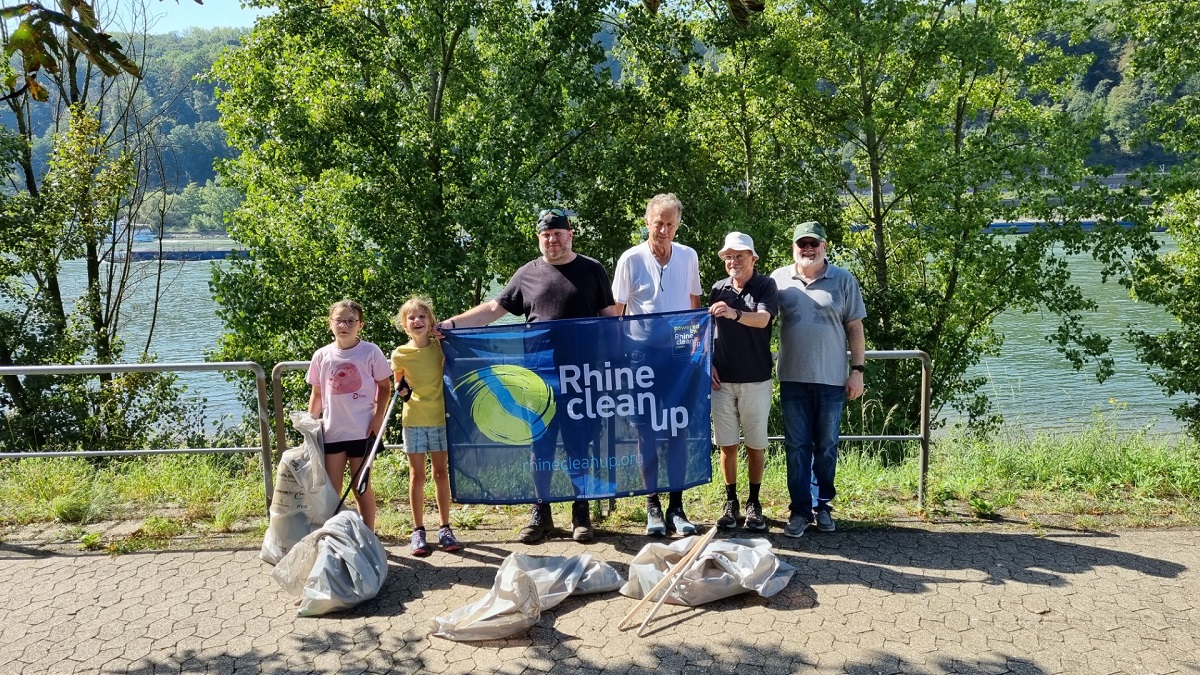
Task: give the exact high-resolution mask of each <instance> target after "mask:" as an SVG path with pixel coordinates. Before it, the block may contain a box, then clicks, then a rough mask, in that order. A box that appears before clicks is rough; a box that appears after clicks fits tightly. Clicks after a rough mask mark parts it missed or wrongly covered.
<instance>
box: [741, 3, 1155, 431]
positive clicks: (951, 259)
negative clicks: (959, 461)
mask: <svg viewBox="0 0 1200 675" xmlns="http://www.w3.org/2000/svg"><path fill="white" fill-rule="evenodd" d="M1090 10H1091V5H1090V3H1086V2H1064V3H1055V4H1054V5H1046V4H1044V3H1039V2H1005V3H990V2H989V3H968V2H949V3H931V2H923V1H916V0H914V1H899V0H898V1H896V2H888V3H868V2H846V3H837V4H833V5H813V6H808V5H800V6H787V7H779V8H774V9H771V10H769V11H768V12H767V15H766V24H767V25H766V27H765V28H764V31H765V32H766V34H767V37H766V38H764V46H763V47H762V48H761V52H760V53H763V54H765V55H769V56H770V58H765V57H764V58H762V65H760V66H758V67H757V68H756V70H755V72H756V74H757V75H756V76H757V77H760V78H763V80H764V82H766V83H769V84H770V86H764V87H763V88H762V92H763V93H762V94H761V96H762V97H763V99H764V102H763V103H762V104H761V105H763V107H765V108H766V109H769V110H771V111H772V112H773V114H774V115H775V116H777V117H779V118H780V121H779V122H778V127H779V128H780V129H785V130H792V133H794V134H795V135H796V136H798V137H800V138H802V139H804V140H806V141H807V143H808V148H807V155H808V162H807V164H808V165H809V166H813V167H815V169H817V170H820V173H819V174H817V176H818V178H817V179H816V181H815V182H817V183H820V182H821V181H828V180H830V179H831V178H832V180H834V181H835V183H834V184H835V185H836V188H837V191H838V194H839V197H838V198H839V200H840V207H839V208H837V209H836V210H834V209H826V210H825V212H823V213H822V212H817V211H810V212H808V213H804V212H801V213H799V214H796V213H788V214H786V216H787V217H789V218H790V219H791V220H793V221H794V220H797V219H800V220H803V219H808V218H809V217H810V215H809V214H811V215H816V216H820V217H824V218H828V219H829V220H830V222H829V224H830V225H831V229H832V231H833V232H834V233H835V234H834V236H833V239H834V241H833V245H832V246H831V256H832V258H833V259H834V261H835V262H836V263H837V264H840V265H843V266H845V267H847V268H849V269H850V270H851V271H853V272H854V273H855V274H856V276H857V277H858V278H859V280H860V282H861V283H862V286H863V291H864V295H865V298H866V301H867V313H868V317H867V319H866V320H865V322H864V325H865V327H866V333H867V339H868V345H869V347H870V348H874V349H921V350H924V351H926V352H927V353H929V354H930V356H931V357H932V358H933V363H934V372H933V383H932V385H933V387H932V388H933V397H934V398H933V404H934V409H935V410H941V409H942V408H943V407H944V406H947V405H949V406H951V407H953V408H956V409H958V410H959V411H960V412H961V413H963V414H965V415H966V416H967V417H968V418H969V419H970V420H971V421H972V423H973V424H975V425H978V426H979V427H980V428H983V429H988V428H993V427H994V426H995V425H996V424H997V422H998V418H997V417H996V416H995V415H994V414H992V413H991V411H990V407H989V403H988V401H987V398H986V395H985V394H984V393H983V392H982V391H980V389H979V387H980V384H981V383H982V381H981V379H980V378H977V377H971V376H969V375H968V370H969V368H970V367H971V366H972V365H974V364H976V363H977V362H978V361H979V359H980V358H981V357H982V356H984V355H988V354H995V353H996V352H997V350H998V348H999V345H1000V344H1001V342H1002V339H1001V337H1000V336H998V335H996V334H995V333H993V331H992V330H991V328H990V326H991V322H992V320H993V319H994V318H995V317H996V316H997V315H998V314H1000V313H1001V312H1004V311H1013V310H1016V311H1036V310H1039V309H1042V310H1048V311H1050V312H1052V313H1054V314H1056V315H1059V316H1060V317H1061V322H1060V325H1059V327H1058V329H1057V330H1056V331H1055V332H1054V333H1053V334H1051V335H1048V336H1047V338H1048V339H1049V340H1051V341H1053V342H1054V343H1055V344H1056V345H1057V346H1058V348H1059V350H1060V351H1062V353H1063V354H1064V356H1065V357H1066V358H1067V359H1068V360H1069V361H1070V362H1071V363H1072V364H1073V365H1074V366H1075V367H1076V368H1082V367H1084V366H1085V365H1088V364H1094V366H1095V367H1096V370H1097V376H1098V377H1100V378H1104V377H1106V376H1107V375H1108V374H1109V373H1110V372H1111V367H1112V366H1111V359H1109V358H1108V357H1107V356H1106V351H1107V347H1108V340H1109V338H1108V337H1107V336H1102V335H1098V334H1094V333H1090V332H1089V331H1088V330H1087V328H1086V324H1085V320H1084V317H1085V313H1086V312H1087V311H1088V310H1089V309H1091V307H1092V305H1091V302H1090V301H1089V300H1088V299H1087V298H1086V297H1085V296H1084V295H1083V294H1082V292H1081V290H1080V289H1079V287H1078V286H1077V285H1076V284H1074V283H1072V281H1071V279H1070V277H1069V274H1068V273H1067V270H1066V268H1065V266H1064V264H1063V262H1062V260H1061V259H1060V258H1059V253H1060V252H1063V251H1066V252H1073V251H1081V250H1094V251H1096V255H1097V256H1108V255H1109V254H1108V252H1109V251H1111V250H1113V249H1124V248H1125V247H1135V248H1141V249H1145V248H1147V247H1149V246H1150V245H1151V243H1150V241H1149V238H1148V237H1147V230H1148V226H1147V225H1146V224H1145V223H1144V222H1143V223H1138V225H1139V226H1138V227H1135V228H1132V229H1129V230H1125V229H1122V228H1119V227H1116V226H1115V224H1114V223H1115V221H1116V220H1117V219H1120V218H1125V217H1126V216H1127V215H1128V213H1129V212H1130V211H1131V210H1132V208H1133V205H1134V204H1135V199H1134V198H1133V197H1132V196H1129V195H1115V196H1114V195H1111V194H1109V193H1108V191H1107V190H1106V189H1104V187H1103V186H1102V185H1101V184H1100V183H1099V175H1098V172H1097V170H1096V169H1093V168H1090V167H1089V166H1088V165H1087V164H1086V161H1085V160H1086V159H1087V157H1088V153H1089V149H1088V148H1089V142H1090V139H1091V138H1093V137H1094V136H1095V135H1096V131H1097V128H1098V124H1099V120H1098V119H1097V118H1096V117H1095V115H1090V114H1082V113H1081V112H1076V113H1070V112H1067V111H1066V110H1064V108H1063V105H1062V103H1063V101H1064V99H1065V97H1066V96H1067V94H1068V93H1069V90H1070V85H1071V83H1072V82H1074V81H1075V79H1076V78H1078V77H1079V76H1080V75H1081V73H1082V72H1083V68H1084V66H1085V65H1086V59H1083V58H1080V57H1077V56H1073V55H1070V54H1067V53H1065V52H1064V51H1063V49H1062V48H1060V47H1058V46H1056V45H1055V44H1054V43H1053V42H1052V40H1051V38H1055V39H1058V36H1063V37H1062V39H1063V40H1065V41H1067V42H1068V44H1069V43H1072V42H1074V41H1075V40H1077V39H1080V38H1082V37H1084V36H1086V35H1087V34H1088V32H1087V28H1088V25H1089V23H1088V22H1089V18H1090V17H1089V11H1090ZM782 133H784V132H783V131H780V132H778V134H776V135H779V134H782ZM770 217H771V216H770V215H767V216H766V218H768V219H769V218H770ZM778 217H779V219H780V220H781V221H784V222H781V223H780V224H781V225H784V224H786V221H785V220H784V217H785V213H782V212H781V213H780V214H779V216H778ZM1016 219H1026V220H1043V221H1048V222H1051V223H1059V225H1058V226H1057V227H1047V228H1041V229H1039V230H1037V231H1035V233H1033V234H1030V235H1027V236H1023V237H1020V238H1010V237H1006V236H1002V235H999V234H997V233H993V232H991V231H990V230H989V229H988V226H989V225H990V224H991V223H992V222H993V221H995V220H1016ZM1083 220H1095V221H1097V223H1098V227H1097V228H1096V230H1095V231H1094V232H1092V233H1088V232H1085V230H1084V228H1083V227H1082V226H1081V224H1080V222H1081V221H1083ZM784 241H786V239H784ZM781 253H782V252H781ZM781 257H782V256H781ZM1105 260H1106V261H1107V260H1108V258H1107V257H1105ZM780 262H783V261H782V260H781V261H780ZM918 376H919V370H918V368H917V366H916V364H915V362H909V363H902V362H885V363H882V364H880V365H879V367H875V368H872V369H871V370H870V371H869V373H868V382H867V384H868V390H869V392H870V394H869V395H870V396H872V397H873V398H876V399H877V400H878V402H879V405H878V406H875V407H874V408H873V409H874V410H877V411H879V412H880V415H879V416H877V417H874V418H872V419H871V420H864V421H865V422H866V423H867V424H868V425H869V426H867V427H866V428H875V427H876V425H877V424H879V423H882V422H883V421H884V420H890V421H891V422H892V423H901V424H907V425H911V426H910V427H909V429H910V430H911V429H912V427H913V426H915V420H916V419H917V407H918V398H917V391H918V386H917V382H918ZM857 421H858V420H853V419H851V420H848V422H850V423H851V424H853V423H855V422H857Z"/></svg>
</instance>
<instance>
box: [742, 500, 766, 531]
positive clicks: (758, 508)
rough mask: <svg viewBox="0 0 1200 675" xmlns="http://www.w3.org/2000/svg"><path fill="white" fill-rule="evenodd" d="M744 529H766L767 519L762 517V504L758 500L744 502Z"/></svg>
mask: <svg viewBox="0 0 1200 675" xmlns="http://www.w3.org/2000/svg"><path fill="white" fill-rule="evenodd" d="M746 529H747V530H753V531H755V532H764V531H766V529H767V520H766V519H765V518H763V513H762V504H759V503H758V502H748V503H747V504H746Z"/></svg>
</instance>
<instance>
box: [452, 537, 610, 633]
mask: <svg viewBox="0 0 1200 675" xmlns="http://www.w3.org/2000/svg"><path fill="white" fill-rule="evenodd" d="M621 582H622V579H621V575H620V573H618V572H617V570H615V569H613V567H612V565H609V564H608V563H606V562H604V561H602V560H597V559H596V558H594V557H592V556H591V555H589V554H587V553H584V554H582V555H575V556H570V557H563V556H532V555H525V554H523V553H511V554H509V556H508V557H507V558H505V559H504V562H502V563H500V569H498V570H496V580H495V582H493V583H492V589H491V590H490V591H488V593H487V595H485V596H483V597H482V598H480V599H479V600H476V601H475V602H473V603H471V604H469V605H466V606H465V607H460V608H458V609H456V610H454V611H453V612H451V613H450V616H447V617H444V618H443V617H437V618H435V619H433V621H432V626H433V627H432V630H431V631H430V632H431V633H432V634H433V635H436V636H437V637H443V638H446V639H448V640H459V641H465V640H496V639H499V638H505V637H508V636H509V635H512V634H514V633H518V632H520V631H523V630H526V629H528V628H530V627H531V626H533V625H534V624H535V623H537V622H538V619H539V618H540V617H541V613H542V611H544V610H547V609H550V608H551V607H554V606H555V605H558V604H559V603H560V602H562V601H563V600H565V599H566V597H567V596H568V595H584V594H587V593H604V592H606V591H615V590H617V589H618V588H620V586H621Z"/></svg>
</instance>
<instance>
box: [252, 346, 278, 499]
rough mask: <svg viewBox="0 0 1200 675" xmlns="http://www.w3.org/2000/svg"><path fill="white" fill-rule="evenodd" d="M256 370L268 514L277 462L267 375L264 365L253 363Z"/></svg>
mask: <svg viewBox="0 0 1200 675" xmlns="http://www.w3.org/2000/svg"><path fill="white" fill-rule="evenodd" d="M251 365H252V366H254V367H253V368H251V370H252V371H253V372H254V384H255V389H256V390H257V393H258V397H257V398H258V433H259V439H260V441H261V442H262V460H263V467H262V471H263V489H264V493H265V494H264V496H265V497H266V502H267V515H268V516H270V515H271V497H272V495H273V494H274V492H275V486H274V484H273V483H274V478H273V472H274V469H275V462H273V461H271V425H270V423H269V422H268V418H267V375H266V373H264V372H263V369H262V366H260V365H258V364H257V363H251Z"/></svg>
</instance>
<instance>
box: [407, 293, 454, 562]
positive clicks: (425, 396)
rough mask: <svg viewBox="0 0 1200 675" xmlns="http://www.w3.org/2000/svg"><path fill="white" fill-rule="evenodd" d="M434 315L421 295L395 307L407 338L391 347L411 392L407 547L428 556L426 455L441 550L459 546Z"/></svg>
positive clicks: (429, 304)
mask: <svg viewBox="0 0 1200 675" xmlns="http://www.w3.org/2000/svg"><path fill="white" fill-rule="evenodd" d="M436 322H437V319H436V318H434V316H433V306H432V304H431V303H430V301H429V300H428V299H426V298H422V297H412V298H409V299H408V301H407V302H405V303H404V305H402V306H401V307H400V311H399V312H397V313H396V318H395V324H396V327H397V328H399V329H400V330H402V331H404V333H405V334H406V335H408V339H409V340H408V342H407V343H405V344H402V345H400V346H399V347H396V349H395V350H394V351H393V352H392V372H393V373H394V375H395V379H396V382H400V378H402V377H403V378H405V379H406V380H407V381H408V385H409V387H411V388H412V397H411V398H410V399H409V400H408V405H406V406H404V415H403V418H402V423H403V425H404V452H405V453H406V454H407V455H408V469H409V472H408V475H409V482H408V502H409V505H410V506H411V507H412V515H413V533H412V544H411V546H410V547H409V551H410V552H411V553H412V554H413V555H415V556H426V555H429V554H430V552H432V551H433V549H432V547H430V546H429V544H428V543H426V538H425V455H429V461H430V463H431V464H432V465H433V484H434V488H435V490H436V493H437V508H438V517H439V518H441V527H439V528H438V535H437V536H438V544H439V545H440V546H441V547H442V550H443V551H457V550H458V549H460V548H462V546H461V545H460V544H459V543H458V539H456V538H455V537H454V532H453V531H452V530H451V529H450V468H449V458H448V456H447V450H448V449H449V446H448V444H447V442H446V403H445V400H444V399H443V397H442V363H443V357H442V345H441V343H440V342H438V341H437V340H435V339H433V336H432V334H431V333H430V330H431V329H432V328H433V324H434V323H436Z"/></svg>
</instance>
